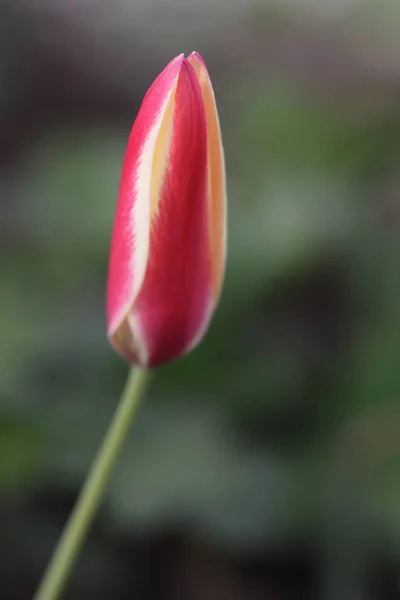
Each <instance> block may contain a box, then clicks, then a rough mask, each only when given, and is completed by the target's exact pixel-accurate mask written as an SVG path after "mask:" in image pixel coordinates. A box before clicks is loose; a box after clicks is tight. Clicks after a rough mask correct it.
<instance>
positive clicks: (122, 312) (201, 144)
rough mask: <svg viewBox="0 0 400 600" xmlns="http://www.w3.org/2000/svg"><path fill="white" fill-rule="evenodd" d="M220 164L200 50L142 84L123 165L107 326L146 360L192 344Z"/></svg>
mask: <svg viewBox="0 0 400 600" xmlns="http://www.w3.org/2000/svg"><path fill="white" fill-rule="evenodd" d="M225 254H226V192H225V166H224V154H223V147H222V141H221V132H220V127H219V121H218V113H217V108H216V104H215V98H214V92H213V88H212V85H211V81H210V78H209V74H208V71H207V68H206V66H205V63H204V61H203V59H202V58H201V57H200V55H199V54H197V53H196V52H193V53H192V54H191V55H190V56H189V57H188V58H185V57H184V55H183V54H181V55H180V56H178V57H176V58H175V59H174V60H172V61H171V62H170V63H169V64H168V65H167V66H166V67H165V69H164V70H163V71H162V73H161V74H160V75H159V76H158V77H157V79H156V80H155V82H154V83H153V84H152V86H151V87H150V89H149V90H148V92H147V94H146V96H145V98H144V100H143V103H142V106H141V108H140V110H139V113H138V115H137V118H136V121H135V123H134V125H133V128H132V131H131V134H130V137H129V141H128V146H127V149H126V154H125V158H124V164H123V169H122V177H121V184H120V190H119V196H118V202H117V209H116V215H115V221H114V228H113V234H112V242H111V252H110V264H109V273H108V285H107V316H108V336H109V339H110V341H111V343H112V344H113V346H114V347H115V349H116V350H117V351H118V352H119V353H120V354H121V355H122V356H123V357H124V358H125V359H126V360H127V361H129V362H130V363H136V364H138V365H140V366H141V367H143V368H153V367H157V366H160V365H162V364H164V363H166V362H168V361H171V360H173V359H175V358H177V357H179V356H181V355H183V354H186V353H187V352H189V351H190V350H191V349H193V348H194V347H195V346H196V345H197V344H198V343H199V341H200V340H201V339H202V337H203V335H204V334H205V332H206V330H207V328H208V326H209V323H210V320H211V317H212V315H213V313H214V310H215V308H216V306H217V304H218V300H219V296H220V293H221V287H222V281H223V276H224V269H225Z"/></svg>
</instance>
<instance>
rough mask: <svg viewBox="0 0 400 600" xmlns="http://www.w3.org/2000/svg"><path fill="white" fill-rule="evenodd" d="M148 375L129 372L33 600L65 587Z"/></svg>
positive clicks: (51, 599)
mask: <svg viewBox="0 0 400 600" xmlns="http://www.w3.org/2000/svg"><path fill="white" fill-rule="evenodd" d="M148 379H149V372H148V371H143V370H141V369H139V368H138V367H135V368H134V369H131V371H130V373H129V376H128V380H127V382H126V385H125V389H124V391H123V394H122V396H121V400H120V402H119V405H118V407H117V409H116V411H115V414H114V417H113V419H112V421H111V424H110V426H109V429H108V431H107V433H106V435H105V437H104V440H103V442H102V444H101V446H100V448H99V450H98V453H97V456H96V458H95V461H94V463H93V466H92V468H91V470H90V472H89V475H88V477H87V479H86V482H85V484H84V486H83V488H82V491H81V493H80V496H79V498H78V500H77V503H76V505H75V507H74V509H73V511H72V513H71V516H70V517H69V520H68V522H67V524H66V526H65V529H64V532H63V533H62V535H61V538H60V540H59V542H58V546H57V547H56V550H55V552H54V554H53V556H52V558H51V560H50V563H49V565H48V567H47V570H46V572H45V574H44V577H43V579H42V582H41V584H40V586H39V588H38V590H37V592H36V595H35V596H34V600H57V599H58V598H59V597H60V595H61V593H62V591H63V589H64V586H65V583H66V581H67V579H68V576H69V574H70V572H71V570H72V567H73V565H74V562H75V560H76V559H77V556H78V553H79V551H80V549H81V546H82V544H83V542H84V540H85V537H86V535H87V532H88V529H89V527H90V525H91V523H92V521H93V519H94V517H95V515H96V512H97V509H98V507H99V505H100V502H101V499H102V497H103V495H104V491H105V489H106V486H107V483H108V480H109V477H110V474H111V471H112V469H113V467H114V465H115V463H116V461H117V459H118V456H119V453H120V450H121V447H122V444H123V442H124V440H125V438H126V436H127V434H128V432H129V430H130V427H131V424H132V421H133V418H134V416H135V414H136V411H137V408H138V406H139V403H140V399H141V397H142V395H143V392H144V390H145V387H146V384H147V383H148Z"/></svg>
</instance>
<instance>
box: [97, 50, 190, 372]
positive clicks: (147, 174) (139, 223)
mask: <svg viewBox="0 0 400 600" xmlns="http://www.w3.org/2000/svg"><path fill="white" fill-rule="evenodd" d="M183 61H184V58H183V54H182V55H180V56H178V57H177V58H175V59H174V60H172V61H171V62H170V63H169V64H168V65H167V67H166V68H165V69H164V71H163V72H162V73H161V74H160V75H159V76H158V78H157V79H156V80H155V82H154V83H153V85H152V86H151V87H150V89H149V90H148V92H147V94H146V96H145V98H144V100H143V103H142V106H141V108H140V111H139V113H138V116H137V118H136V121H135V123H134V125H133V128H132V131H131V134H130V137H129V141H128V145H127V149H126V154H125V159H124V164H123V169H122V176H121V184H120V190H119V196H118V202H117V210H116V215H115V221H114V229H113V235H112V242H111V253H110V265H109V273H108V287H107V313H108V333H109V337H110V339H111V341H112V342H113V343H114V345H115V346H116V348H117V350H119V351H120V352H121V353H122V354H123V355H124V356H125V357H126V358H128V360H131V361H132V360H134V359H135V356H136V354H137V353H138V352H139V353H143V352H144V349H143V348H141V346H142V344H141V340H140V339H139V338H138V339H137V340H135V341H134V343H133V345H132V347H131V348H130V349H128V341H129V338H130V337H131V336H130V333H129V330H127V328H126V317H127V315H128V313H129V311H130V309H131V307H132V305H133V303H134V302H135V298H136V297H137V295H138V294H139V292H140V289H141V286H142V284H143V280H144V276H145V273H146V265H147V261H148V253H149V242H150V219H151V217H150V212H151V210H153V209H154V207H155V206H157V198H158V196H159V188H160V185H161V181H162V178H161V176H160V173H161V172H162V170H163V168H164V166H163V161H164V162H166V152H165V151H164V154H163V146H165V145H166V142H165V133H166V131H165V122H168V121H170V120H171V119H170V115H171V114H172V108H173V103H174V95H175V89H176V85H177V82H178V77H179V73H180V71H181V68H182V64H183ZM160 134H161V135H160ZM156 150H157V153H156ZM155 156H156V157H157V158H156V159H154V157H155ZM131 342H132V340H131ZM137 346H140V347H137Z"/></svg>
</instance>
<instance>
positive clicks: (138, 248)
mask: <svg viewBox="0 0 400 600" xmlns="http://www.w3.org/2000/svg"><path fill="white" fill-rule="evenodd" d="M177 81H178V76H177V77H176V78H175V81H174V83H173V85H172V86H171V90H170V92H169V93H168V95H167V97H166V99H165V101H164V102H163V105H162V107H161V109H160V112H159V114H158V116H157V118H156V119H155V122H154V125H153V127H152V129H151V131H150V133H149V135H148V136H147V139H146V141H145V143H144V145H143V150H142V152H141V154H140V158H139V165H138V168H137V170H136V173H135V182H134V186H135V195H136V202H135V204H134V207H133V210H132V215H131V219H132V220H131V223H132V230H133V236H134V251H133V261H132V269H133V273H134V289H133V290H132V295H131V298H130V306H132V305H133V303H134V302H135V300H136V298H137V295H138V294H139V292H140V288H141V287H142V283H143V280H144V276H145V273H146V267H147V260H148V255H149V244H150V221H151V216H152V214H154V211H157V208H158V202H159V195H160V190H161V184H162V178H163V174H164V171H165V168H166V165H167V157H168V153H167V150H168V145H167V142H165V141H164V137H165V133H164V131H165V130H166V131H168V125H165V123H166V122H169V121H171V115H172V107H173V102H174V96H175V90H176V84H177ZM171 127H172V126H171ZM160 134H161V138H162V139H160V141H159V137H160ZM159 146H161V148H160V150H161V157H159V156H158V151H159Z"/></svg>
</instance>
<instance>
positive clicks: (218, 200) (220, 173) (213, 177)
mask: <svg viewBox="0 0 400 600" xmlns="http://www.w3.org/2000/svg"><path fill="white" fill-rule="evenodd" d="M188 61H189V63H190V64H191V65H192V67H193V68H194V70H195V71H196V75H197V78H198V81H199V84H200V88H201V93H202V96H203V102H204V106H205V111H206V120H207V132H208V167H209V175H208V186H209V221H210V245H211V260H212V279H213V288H214V305H216V304H217V302H218V300H219V297H220V294H221V289H222V282H223V277H224V272H225V262H226V244H227V234H226V181H225V159H224V149H223V145H222V136H221V128H220V124H219V119H218V111H217V105H216V102H215V96H214V91H213V87H212V84H211V80H210V76H209V74H208V71H207V68H206V65H205V63H204V61H203V59H202V57H201V56H200V54H198V53H197V52H192V54H191V55H190V56H189V57H188Z"/></svg>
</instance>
